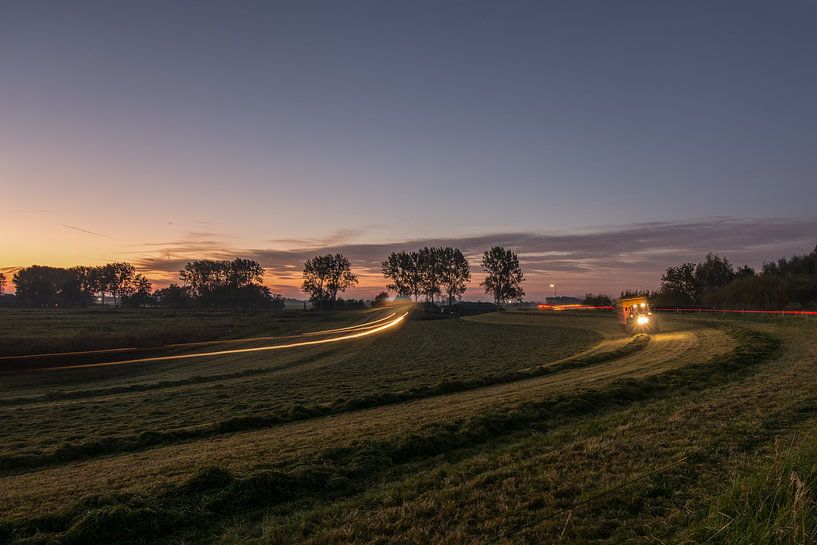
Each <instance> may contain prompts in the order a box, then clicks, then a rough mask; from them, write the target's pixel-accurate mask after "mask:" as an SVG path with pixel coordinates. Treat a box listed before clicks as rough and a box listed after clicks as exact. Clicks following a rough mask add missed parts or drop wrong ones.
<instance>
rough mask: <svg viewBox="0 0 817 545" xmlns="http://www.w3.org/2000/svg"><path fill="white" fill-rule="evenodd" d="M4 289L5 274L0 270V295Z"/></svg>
mask: <svg viewBox="0 0 817 545" xmlns="http://www.w3.org/2000/svg"><path fill="white" fill-rule="evenodd" d="M5 289H6V275H5V274H3V273H1V272H0V295H3V292H4V291H5Z"/></svg>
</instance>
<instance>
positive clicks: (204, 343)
mask: <svg viewBox="0 0 817 545" xmlns="http://www.w3.org/2000/svg"><path fill="white" fill-rule="evenodd" d="M396 315H397V313H396V312H392V313H391V314H389V315H388V316H386V317H384V318H379V319H377V320H372V321H371V322H365V323H362V324H357V325H353V326H348V327H338V328H335V329H323V330H321V331H308V332H306V333H298V334H297V335H277V336H270V337H246V338H241V339H219V340H212V341H195V342H189V343H173V344H163V345H161V346H129V347H126V348H100V349H98V350H79V351H74V352H48V353H45V354H20V355H14V356H0V362H3V361H19V360H30V359H35V358H55V357H59V356H92V355H95V354H116V353H123V352H137V351H145V352H150V351H154V350H169V349H173V348H191V347H195V346H208V345H214V344H229V343H246V342H254V341H275V340H281V339H297V338H300V337H315V336H319V335H327V334H330V333H338V332H341V331H357V330H361V329H368V328H370V327H372V326H374V325H375V324H379V323H381V322H385V321H386V320H389V319H390V318H392V317H393V316H396Z"/></svg>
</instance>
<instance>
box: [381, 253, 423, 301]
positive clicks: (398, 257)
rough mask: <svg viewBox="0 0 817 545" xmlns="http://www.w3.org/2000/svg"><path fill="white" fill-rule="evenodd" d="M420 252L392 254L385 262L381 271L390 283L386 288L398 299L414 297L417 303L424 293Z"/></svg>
mask: <svg viewBox="0 0 817 545" xmlns="http://www.w3.org/2000/svg"><path fill="white" fill-rule="evenodd" d="M419 259H420V255H419V253H418V252H392V253H391V254H389V257H387V258H386V260H385V261H383V263H382V265H381V270H382V271H383V276H384V277H385V278H386V279H387V280H388V281H389V283H388V284H386V288H387V289H390V290H392V291H394V292H396V293H397V296H398V297H411V296H413V297H414V301H415V302H416V301H417V299H418V298H419V296H420V293H421V292H422V282H423V276H422V273H421V271H420V263H419Z"/></svg>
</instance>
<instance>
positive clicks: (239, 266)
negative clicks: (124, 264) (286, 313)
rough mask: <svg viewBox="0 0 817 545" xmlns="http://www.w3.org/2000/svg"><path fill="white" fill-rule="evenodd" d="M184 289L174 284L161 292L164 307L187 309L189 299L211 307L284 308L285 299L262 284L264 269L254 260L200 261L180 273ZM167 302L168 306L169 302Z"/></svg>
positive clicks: (192, 262)
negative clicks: (184, 307)
mask: <svg viewBox="0 0 817 545" xmlns="http://www.w3.org/2000/svg"><path fill="white" fill-rule="evenodd" d="M179 279H180V280H181V281H182V283H183V286H182V287H179V286H176V285H171V286H170V287H168V288H166V290H168V291H162V292H161V293H157V296H158V297H160V299H161V301H162V302H163V304H166V305H167V306H177V307H183V306H186V305H187V302H188V300H192V301H194V302H195V304H196V305H198V306H203V307H211V308H236V309H258V308H270V307H273V308H281V307H283V299H282V298H281V296H277V295H273V294H272V293H271V292H270V289H269V288H268V287H267V286H265V285H264V284H263V283H262V282H263V280H264V268H263V267H262V266H261V264H260V263H258V262H257V261H254V260H252V259H243V258H240V257H237V258H235V259H233V260H232V261H229V260H212V259H200V260H197V261H191V262H189V263H187V265H185V267H184V269H182V270H181V271H180V272H179ZM165 302H166V303H165Z"/></svg>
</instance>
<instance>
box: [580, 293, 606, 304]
mask: <svg viewBox="0 0 817 545" xmlns="http://www.w3.org/2000/svg"><path fill="white" fill-rule="evenodd" d="M583 304H585V305H587V306H591V307H609V306H612V305H613V300H612V299H611V298H610V296H608V295H602V294H598V295H596V294H593V293H585V294H584V301H583Z"/></svg>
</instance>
